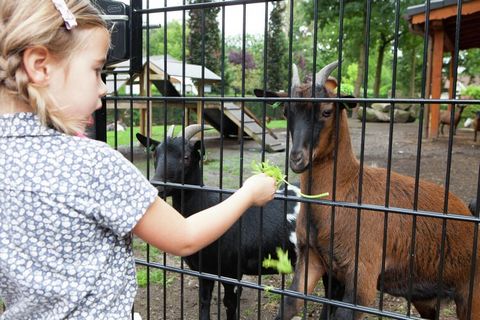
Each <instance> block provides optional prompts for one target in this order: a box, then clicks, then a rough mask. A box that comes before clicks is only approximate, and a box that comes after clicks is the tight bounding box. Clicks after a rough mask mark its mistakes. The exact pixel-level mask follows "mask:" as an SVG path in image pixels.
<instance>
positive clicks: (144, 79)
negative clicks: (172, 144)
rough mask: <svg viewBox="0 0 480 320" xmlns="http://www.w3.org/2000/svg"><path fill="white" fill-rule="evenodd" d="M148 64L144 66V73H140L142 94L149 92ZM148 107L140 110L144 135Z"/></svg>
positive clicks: (141, 129)
mask: <svg viewBox="0 0 480 320" xmlns="http://www.w3.org/2000/svg"><path fill="white" fill-rule="evenodd" d="M147 68H148V66H147V65H144V66H143V68H142V74H141V75H140V96H145V95H146V94H147V92H148V91H147V88H146V86H147V85H148V84H146V82H147V71H146V70H147ZM147 107H148V101H147ZM145 110H146V109H141V110H140V133H141V134H143V135H146V134H147V133H146V130H145V124H146V112H145Z"/></svg>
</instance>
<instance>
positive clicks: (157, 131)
mask: <svg viewBox="0 0 480 320" xmlns="http://www.w3.org/2000/svg"><path fill="white" fill-rule="evenodd" d="M268 127H269V128H270V129H285V128H286V127H287V121H286V120H272V121H270V122H269V123H268ZM151 130H152V131H151V133H150V137H151V138H152V139H155V140H159V141H162V140H163V137H164V131H165V126H163V125H158V126H152V129H151ZM181 130H182V126H180V125H177V126H175V131H174V135H177V134H179V133H180V132H181ZM167 131H168V128H167ZM138 132H140V127H138V126H136V127H133V135H131V129H130V127H127V129H126V130H125V131H122V132H117V134H116V137H117V146H128V145H130V141H131V136H133V141H134V144H136V141H137V138H136V137H135V135H136V134H137V133H138ZM205 134H206V135H215V134H218V132H217V131H216V130H207V131H205ZM107 143H108V144H109V145H110V146H111V147H112V148H113V147H115V132H114V131H108V132H107Z"/></svg>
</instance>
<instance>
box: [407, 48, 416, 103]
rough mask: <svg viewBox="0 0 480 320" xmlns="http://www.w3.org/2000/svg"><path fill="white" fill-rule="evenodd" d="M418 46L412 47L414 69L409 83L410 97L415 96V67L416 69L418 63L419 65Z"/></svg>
mask: <svg viewBox="0 0 480 320" xmlns="http://www.w3.org/2000/svg"><path fill="white" fill-rule="evenodd" d="M416 51H417V50H416V48H415V47H413V48H412V56H411V58H412V60H411V61H412V62H411V66H412V71H411V73H410V84H409V97H410V98H413V97H414V95H415V72H416V71H415V69H416V65H417V52H416Z"/></svg>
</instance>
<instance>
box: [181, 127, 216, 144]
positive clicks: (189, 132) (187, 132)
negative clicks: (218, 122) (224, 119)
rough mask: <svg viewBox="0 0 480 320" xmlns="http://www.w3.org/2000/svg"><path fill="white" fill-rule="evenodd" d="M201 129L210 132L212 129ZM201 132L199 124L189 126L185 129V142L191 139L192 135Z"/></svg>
mask: <svg viewBox="0 0 480 320" xmlns="http://www.w3.org/2000/svg"><path fill="white" fill-rule="evenodd" d="M203 129H205V130H210V129H213V127H211V126H204V127H203ZM200 131H202V125H201V124H191V125H189V126H188V127H186V128H185V141H189V140H190V139H192V138H193V136H194V135H196V134H197V133H199V132H200Z"/></svg>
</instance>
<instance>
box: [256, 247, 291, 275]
mask: <svg viewBox="0 0 480 320" xmlns="http://www.w3.org/2000/svg"><path fill="white" fill-rule="evenodd" d="M277 257H278V260H276V259H272V256H271V255H268V258H266V259H264V260H263V262H262V266H263V267H264V268H272V269H277V271H278V272H279V273H292V272H293V267H292V262H291V261H290V258H289V257H288V252H287V251H283V250H282V248H280V247H278V248H277Z"/></svg>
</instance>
